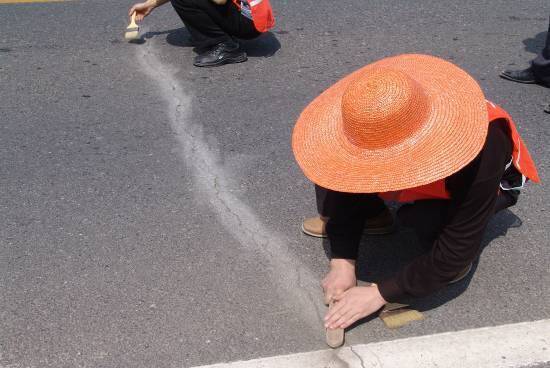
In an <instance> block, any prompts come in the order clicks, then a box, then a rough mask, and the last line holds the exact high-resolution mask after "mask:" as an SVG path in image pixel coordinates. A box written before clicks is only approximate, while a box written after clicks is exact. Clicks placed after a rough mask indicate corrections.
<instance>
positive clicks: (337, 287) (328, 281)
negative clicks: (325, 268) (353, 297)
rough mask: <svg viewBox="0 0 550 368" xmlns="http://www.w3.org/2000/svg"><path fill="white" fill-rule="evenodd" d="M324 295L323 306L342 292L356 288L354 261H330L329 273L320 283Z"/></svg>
mask: <svg viewBox="0 0 550 368" xmlns="http://www.w3.org/2000/svg"><path fill="white" fill-rule="evenodd" d="M321 286H322V287H323V291H324V294H325V304H330V302H331V301H332V300H333V299H334V298H335V297H336V296H339V295H341V294H342V293H343V292H344V291H346V290H348V289H350V288H352V287H354V286H357V278H356V277H355V261H354V260H351V259H332V260H331V261H330V271H329V273H328V274H327V275H326V276H325V278H324V279H323V281H322V282H321Z"/></svg>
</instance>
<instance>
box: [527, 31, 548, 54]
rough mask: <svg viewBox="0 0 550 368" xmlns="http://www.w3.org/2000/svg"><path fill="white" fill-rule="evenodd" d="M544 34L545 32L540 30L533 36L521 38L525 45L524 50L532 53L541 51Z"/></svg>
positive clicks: (544, 38) (544, 39) (544, 40)
mask: <svg viewBox="0 0 550 368" xmlns="http://www.w3.org/2000/svg"><path fill="white" fill-rule="evenodd" d="M546 35H547V32H540V33H537V35H536V36H535V37H532V38H526V39H525V40H523V41H522V42H523V45H524V47H525V51H527V52H530V53H533V54H538V53H539V52H541V50H542V49H543V48H544V44H545V42H546Z"/></svg>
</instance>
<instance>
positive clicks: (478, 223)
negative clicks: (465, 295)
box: [379, 122, 512, 301]
mask: <svg viewBox="0 0 550 368" xmlns="http://www.w3.org/2000/svg"><path fill="white" fill-rule="evenodd" d="M497 124H499V123H497V122H495V123H491V126H490V128H489V133H488V138H487V141H486V143H485V146H484V148H483V150H482V151H481V153H480V154H479V155H478V157H476V159H474V161H472V162H471V163H470V164H469V165H468V166H466V167H465V168H464V169H462V170H461V171H459V172H458V173H457V174H455V175H453V176H452V177H451V178H449V179H450V180H449V184H450V185H452V194H453V199H452V200H451V202H450V203H449V209H448V212H447V216H446V219H445V222H446V225H445V226H444V227H443V229H442V231H441V233H440V234H439V237H438V238H437V239H436V240H435V242H434V244H433V246H432V250H431V251H430V252H428V253H427V254H424V255H422V256H419V257H417V258H415V259H414V260H413V261H412V262H411V263H409V264H408V265H407V266H405V268H404V269H403V270H402V271H401V272H399V273H398V274H397V275H396V276H395V277H392V278H390V279H387V280H384V281H383V282H381V283H380V284H379V290H380V293H381V295H382V296H383V297H384V299H385V300H387V301H398V300H399V299H400V298H402V297H404V296H415V297H420V296H426V295H429V294H431V293H433V292H435V291H437V290H439V289H441V288H443V287H444V286H446V285H447V284H448V283H449V282H450V281H451V280H452V279H454V278H455V277H456V276H457V275H458V274H459V273H460V271H462V270H464V269H465V268H466V267H467V266H468V265H469V264H470V263H472V262H473V261H474V259H475V258H476V257H477V255H478V254H479V251H480V246H481V240H482V237H483V233H484V231H485V228H486V227H487V224H488V222H489V220H490V218H491V216H492V215H493V213H494V206H495V202H496V199H497V195H498V188H499V183H500V180H501V178H502V174H503V172H504V167H505V165H506V163H507V162H508V161H509V159H510V157H511V153H512V144H511V141H510V139H509V138H508V136H507V135H506V133H504V131H503V130H502V129H501V128H500V127H498V126H497Z"/></svg>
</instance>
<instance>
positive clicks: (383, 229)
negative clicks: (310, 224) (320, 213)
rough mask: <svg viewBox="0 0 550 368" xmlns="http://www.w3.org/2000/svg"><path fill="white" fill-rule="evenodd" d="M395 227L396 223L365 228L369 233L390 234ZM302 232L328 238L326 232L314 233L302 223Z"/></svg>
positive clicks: (315, 236)
mask: <svg viewBox="0 0 550 368" xmlns="http://www.w3.org/2000/svg"><path fill="white" fill-rule="evenodd" d="M395 229H396V226H395V225H391V226H386V227H378V228H367V229H365V233H366V234H367V235H388V234H391V233H393V232H395ZM302 232H303V233H304V234H306V235H309V236H313V237H314V238H320V239H326V237H327V235H326V234H319V233H314V232H311V231H308V230H306V229H305V228H304V224H302Z"/></svg>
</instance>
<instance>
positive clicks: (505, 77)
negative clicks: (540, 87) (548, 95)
mask: <svg viewBox="0 0 550 368" xmlns="http://www.w3.org/2000/svg"><path fill="white" fill-rule="evenodd" d="M500 77H501V78H503V79H507V80H509V81H512V82H517V83H523V84H537V81H535V80H532V81H531V80H529V81H526V80H521V79H516V78H513V77H511V76H509V75H507V74H504V73H500Z"/></svg>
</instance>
